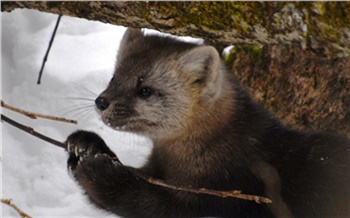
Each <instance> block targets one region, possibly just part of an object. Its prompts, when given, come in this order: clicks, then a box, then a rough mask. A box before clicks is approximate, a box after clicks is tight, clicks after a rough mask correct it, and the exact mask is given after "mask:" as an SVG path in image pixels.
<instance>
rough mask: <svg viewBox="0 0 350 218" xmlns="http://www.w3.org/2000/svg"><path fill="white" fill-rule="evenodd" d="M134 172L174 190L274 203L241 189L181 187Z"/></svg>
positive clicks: (142, 177)
mask: <svg viewBox="0 0 350 218" xmlns="http://www.w3.org/2000/svg"><path fill="white" fill-rule="evenodd" d="M134 174H135V175H136V176H137V177H139V178H141V179H143V180H145V181H147V182H149V183H151V184H153V185H158V186H162V187H165V188H169V189H174V190H178V191H186V192H191V193H196V194H205V195H213V196H217V197H221V198H227V197H233V198H239V199H243V200H249V201H255V202H256V203H258V204H261V203H266V204H269V203H272V201H271V200H270V199H268V198H265V197H261V196H256V195H247V194H242V192H241V191H239V190H232V191H216V190H211V189H205V188H199V189H195V188H189V187H179V186H174V185H170V184H167V183H165V182H164V181H162V180H159V179H155V178H152V177H149V176H144V175H142V174H140V173H139V172H134Z"/></svg>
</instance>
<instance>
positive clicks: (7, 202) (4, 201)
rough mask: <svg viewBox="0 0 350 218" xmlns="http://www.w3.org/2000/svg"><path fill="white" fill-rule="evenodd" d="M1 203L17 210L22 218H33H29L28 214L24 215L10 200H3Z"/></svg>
mask: <svg viewBox="0 0 350 218" xmlns="http://www.w3.org/2000/svg"><path fill="white" fill-rule="evenodd" d="M1 203H3V204H7V205H8V206H10V207H12V208H13V209H15V210H16V211H17V213H19V215H20V216H21V217H22V218H31V216H29V215H28V214H26V213H24V212H23V211H22V210H21V209H19V208H18V207H17V206H16V205H14V204H13V203H12V202H11V200H10V199H1Z"/></svg>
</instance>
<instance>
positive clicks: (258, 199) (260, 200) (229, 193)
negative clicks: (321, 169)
mask: <svg viewBox="0 0 350 218" xmlns="http://www.w3.org/2000/svg"><path fill="white" fill-rule="evenodd" d="M1 120H3V121H5V122H7V123H9V124H11V125H13V126H15V127H17V128H19V129H21V130H23V131H25V132H27V133H30V134H32V135H34V136H36V137H38V138H40V139H42V140H44V141H46V142H49V143H51V144H54V145H56V146H58V147H61V148H65V147H66V146H65V144H64V143H62V142H59V141H56V140H54V139H52V138H49V137H47V136H44V135H42V134H41V133H38V132H36V131H34V129H33V128H31V127H28V126H24V125H22V124H20V123H17V122H16V121H14V120H11V119H10V118H8V117H6V116H4V115H1ZM111 159H112V160H118V158H117V157H111ZM118 161H119V160H118ZM132 173H133V174H134V175H135V176H137V177H139V178H141V179H143V180H145V181H147V182H149V183H151V184H153V185H157V186H162V187H165V188H169V189H174V190H178V191H186V192H191V193H197V194H206V195H214V196H218V197H222V198H226V197H233V198H239V199H244V200H250V201H255V202H256V203H259V204H261V203H271V202H272V201H271V200H270V199H268V198H265V197H260V196H256V195H246V194H242V193H241V191H238V190H233V191H216V190H210V189H205V188H200V189H194V188H189V187H178V186H174V185H170V184H166V183H165V182H163V181H162V180H159V179H155V178H152V177H149V176H145V175H144V174H141V173H140V172H138V171H136V170H135V171H132Z"/></svg>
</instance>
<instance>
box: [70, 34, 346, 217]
mask: <svg viewBox="0 0 350 218" xmlns="http://www.w3.org/2000/svg"><path fill="white" fill-rule="evenodd" d="M95 106H96V110H97V111H98V113H99V115H100V116H101V119H102V121H103V122H104V123H105V124H106V125H108V126H110V127H111V128H113V129H115V130H120V131H127V132H132V133H136V134H141V135H144V136H147V137H149V138H150V139H152V140H153V150H152V153H151V154H150V156H149V159H148V161H147V162H146V164H145V165H144V166H143V167H141V168H139V169H136V168H133V167H129V166H125V165H122V164H120V162H118V161H116V158H117V156H116V154H114V153H113V152H112V151H111V150H110V149H109V148H108V147H107V145H106V144H105V142H104V141H103V140H102V139H101V138H100V137H99V136H98V135H97V134H95V133H93V132H87V131H77V132H74V133H72V134H71V135H70V136H69V137H68V138H67V140H66V145H67V151H68V154H69V158H68V168H69V170H70V171H71V172H72V174H73V175H74V178H75V179H76V181H77V182H78V183H79V185H80V186H81V187H82V188H83V189H84V191H85V192H86V195H87V196H88V198H89V199H90V200H91V202H93V203H94V204H95V205H97V206H98V207H100V208H102V209H105V210H107V211H110V212H112V213H115V214H117V215H119V216H122V217H247V218H248V217H249V218H255V217H281V218H290V217H295V218H301V217H307V218H311V217H312V218H313V217H314V218H316V217H317V218H320V217H325V218H330V217H340V218H343V217H344V218H345V217H350V140H349V139H348V138H346V137H345V136H344V137H341V136H335V135H331V134H329V133H327V132H319V133H317V132H305V131H299V130H295V129H292V128H290V127H287V126H285V125H283V124H282V123H281V122H280V121H279V120H278V119H277V118H275V117H274V116H273V115H272V114H271V113H269V112H268V111H267V110H266V109H264V108H263V106H262V105H261V104H259V103H257V102H256V101H254V100H253V99H252V98H251V97H250V95H249V94H248V93H247V91H246V90H245V89H244V88H243V87H242V86H241V85H240V83H239V81H238V79H237V78H235V77H234V76H233V75H232V73H231V72H230V71H229V70H228V69H226V68H225V65H224V63H223V62H222V61H221V59H220V55H219V53H218V52H217V50H216V49H215V48H214V47H212V46H209V45H205V43H194V42H186V41H183V40H179V39H177V38H175V37H171V36H160V35H149V34H144V33H143V31H141V30H139V29H133V28H128V29H127V31H126V32H125V34H124V36H123V38H122V41H121V45H120V48H119V52H118V55H117V62H116V67H115V72H114V76H113V78H112V79H111V80H110V82H109V85H108V86H107V88H106V89H105V91H103V92H102V93H101V94H100V95H99V96H98V97H97V98H96V100H95ZM133 172H139V173H142V174H144V175H148V176H151V177H154V178H156V179H160V180H163V181H164V182H166V183H167V184H171V185H174V186H179V187H191V188H197V189H199V188H205V189H213V190H221V191H229V190H240V191H242V193H244V194H251V195H258V196H264V197H267V198H269V199H271V200H272V203H271V204H258V203H256V202H254V201H247V200H244V199H237V198H221V197H217V196H211V195H204V194H196V193H190V192H186V191H180V190H173V189H169V188H166V187H161V186H156V185H154V184H150V183H148V182H147V181H145V180H143V179H140V178H139V177H137V176H135V175H134V173H133Z"/></svg>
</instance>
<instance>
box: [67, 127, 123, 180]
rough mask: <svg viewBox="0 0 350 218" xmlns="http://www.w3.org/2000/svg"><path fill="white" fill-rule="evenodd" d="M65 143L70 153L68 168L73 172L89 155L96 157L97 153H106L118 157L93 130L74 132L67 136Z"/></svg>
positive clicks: (114, 157)
mask: <svg viewBox="0 0 350 218" xmlns="http://www.w3.org/2000/svg"><path fill="white" fill-rule="evenodd" d="M65 144H66V150H67V151H68V153H69V158H68V169H69V170H70V171H72V172H73V174H74V171H75V169H76V167H77V166H78V165H79V163H80V161H82V160H83V158H85V157H87V156H91V157H94V156H95V155H99V154H105V155H107V156H109V157H110V158H112V159H117V158H116V155H115V154H114V153H113V152H112V151H111V150H110V149H109V148H108V147H107V145H106V143H105V142H104V141H103V139H101V137H99V136H98V135H97V134H95V133H93V132H87V131H77V132H74V133H73V134H71V135H70V136H69V137H68V138H67V140H66V142H65Z"/></svg>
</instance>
